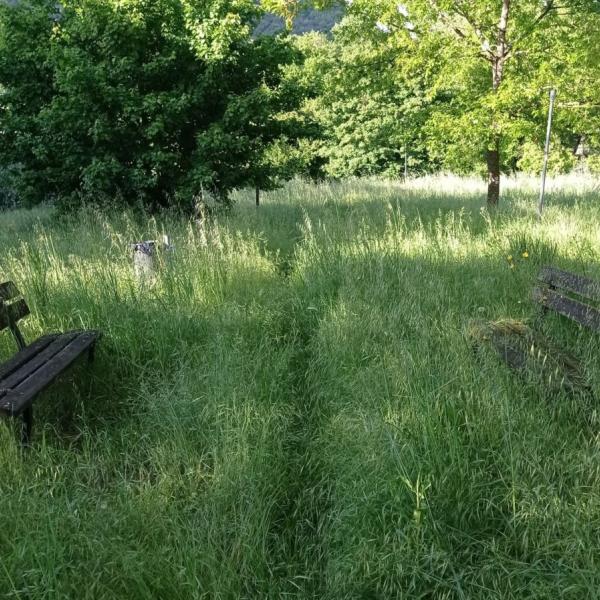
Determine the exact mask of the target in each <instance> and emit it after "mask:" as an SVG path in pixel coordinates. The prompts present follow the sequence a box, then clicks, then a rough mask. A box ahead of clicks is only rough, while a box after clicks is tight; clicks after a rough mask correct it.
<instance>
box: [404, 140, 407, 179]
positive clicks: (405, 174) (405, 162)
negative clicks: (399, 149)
mask: <svg viewBox="0 0 600 600" xmlns="http://www.w3.org/2000/svg"><path fill="white" fill-rule="evenodd" d="M404 181H408V146H407V145H406V144H404Z"/></svg>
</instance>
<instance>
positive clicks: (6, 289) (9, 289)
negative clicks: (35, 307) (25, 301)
mask: <svg viewBox="0 0 600 600" xmlns="http://www.w3.org/2000/svg"><path fill="white" fill-rule="evenodd" d="M20 295H21V293H20V292H19V290H18V289H17V286H16V285H15V284H14V283H13V282H12V281H5V282H4V283H0V300H12V299H13V298H16V297H17V296H20Z"/></svg>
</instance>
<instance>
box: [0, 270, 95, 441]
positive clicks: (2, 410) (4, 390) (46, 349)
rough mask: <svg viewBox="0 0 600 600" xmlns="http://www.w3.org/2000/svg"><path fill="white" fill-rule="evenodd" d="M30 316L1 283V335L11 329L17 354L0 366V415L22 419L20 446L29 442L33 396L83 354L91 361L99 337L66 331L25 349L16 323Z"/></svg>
mask: <svg viewBox="0 0 600 600" xmlns="http://www.w3.org/2000/svg"><path fill="white" fill-rule="evenodd" d="M29 312H30V311H29V307H28V306H27V303H26V302H25V300H24V299H23V298H22V297H21V294H20V293H19V290H18V289H17V288H16V286H15V285H14V284H13V283H12V282H10V281H8V282H6V283H1V284H0V332H1V331H2V330H4V329H6V328H8V329H10V331H11V333H12V334H13V336H14V338H15V341H16V343H17V346H18V348H19V350H18V352H17V354H15V355H14V356H13V357H12V358H11V359H10V360H8V361H7V362H5V363H0V415H4V416H10V417H21V418H22V419H23V425H22V434H21V442H22V443H23V445H27V444H29V442H30V440H31V432H32V428H33V408H32V404H33V401H34V400H35V398H36V396H37V395H38V394H39V393H40V392H41V391H42V390H44V389H45V388H46V387H47V386H48V385H50V384H51V383H52V382H53V381H54V380H55V379H56V378H57V377H58V376H59V375H60V374H61V373H62V372H63V371H65V370H66V369H67V368H68V367H69V366H70V365H71V364H72V363H73V362H74V361H75V360H76V359H77V358H78V357H79V356H81V355H82V354H83V353H84V352H86V351H87V353H88V357H89V360H90V361H91V360H93V358H94V348H95V344H96V341H97V340H98V339H99V337H100V333H99V332H97V331H69V332H66V333H54V334H50V335H45V336H43V337H41V338H39V339H37V340H35V341H34V342H33V343H32V344H29V345H28V344H26V343H25V339H24V338H23V335H22V334H21V331H20V330H19V327H18V326H17V322H18V321H19V320H20V319H22V318H23V317H26V316H27V315H28V314H29Z"/></svg>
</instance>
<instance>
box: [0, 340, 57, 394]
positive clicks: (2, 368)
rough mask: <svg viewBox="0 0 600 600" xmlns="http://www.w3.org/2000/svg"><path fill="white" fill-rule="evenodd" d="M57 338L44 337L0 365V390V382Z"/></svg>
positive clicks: (0, 384) (0, 386)
mask: <svg viewBox="0 0 600 600" xmlns="http://www.w3.org/2000/svg"><path fill="white" fill-rule="evenodd" d="M56 337H57V334H54V335H45V336H44V337H41V338H38V339H37V340H35V342H33V343H32V344H30V345H29V346H27V348H25V349H24V350H21V351H20V352H17V354H15V355H14V356H13V357H12V358H11V359H10V360H8V361H6V362H5V363H3V364H1V365H0V388H2V387H3V385H2V380H3V379H5V378H6V377H8V376H9V375H10V374H12V373H14V372H15V371H16V370H17V369H19V368H20V367H22V366H23V365H24V364H25V363H26V362H28V361H30V360H31V359H32V358H33V357H34V356H35V355H36V354H39V353H40V352H41V351H42V350H44V348H46V347H47V346H49V345H50V343H52V342H53V341H54V340H55V339H56Z"/></svg>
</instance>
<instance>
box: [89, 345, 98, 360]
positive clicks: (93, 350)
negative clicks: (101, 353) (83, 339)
mask: <svg viewBox="0 0 600 600" xmlns="http://www.w3.org/2000/svg"><path fill="white" fill-rule="evenodd" d="M95 356H96V344H95V343H94V344H92V345H91V346H90V349H89V350H88V362H89V363H92V362H94V357H95Z"/></svg>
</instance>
